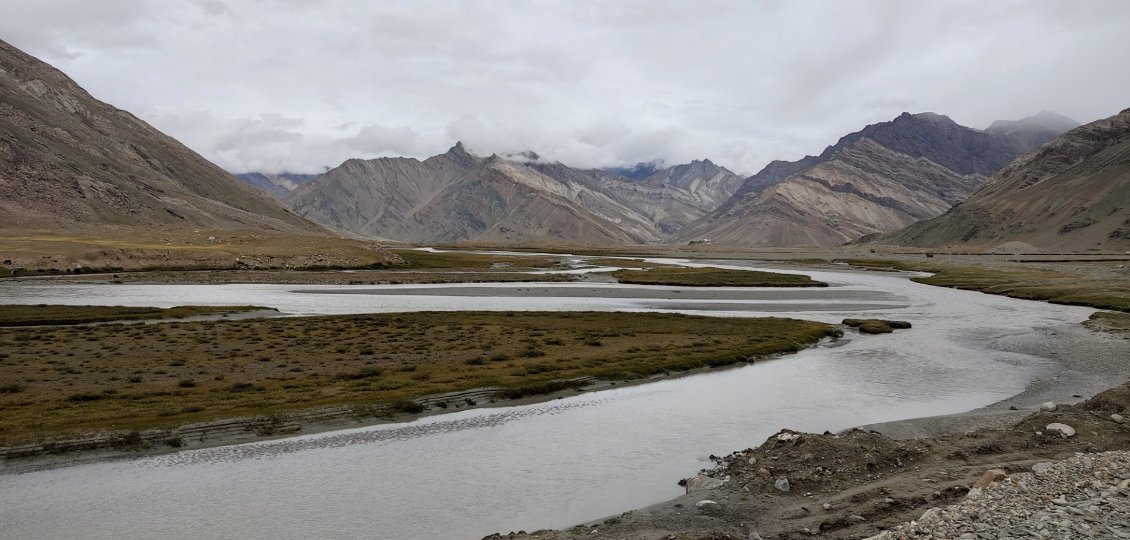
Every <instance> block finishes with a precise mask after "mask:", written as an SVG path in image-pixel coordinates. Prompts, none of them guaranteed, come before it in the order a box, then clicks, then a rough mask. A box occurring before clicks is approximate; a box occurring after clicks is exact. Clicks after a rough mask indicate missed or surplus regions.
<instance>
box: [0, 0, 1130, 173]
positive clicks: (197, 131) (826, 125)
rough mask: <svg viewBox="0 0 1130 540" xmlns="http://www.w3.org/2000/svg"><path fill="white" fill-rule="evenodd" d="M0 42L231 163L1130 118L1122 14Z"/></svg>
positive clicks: (174, 22) (195, 18)
mask: <svg viewBox="0 0 1130 540" xmlns="http://www.w3.org/2000/svg"><path fill="white" fill-rule="evenodd" d="M0 12H2V13H4V17H3V18H2V19H0V38H2V39H4V40H6V41H9V42H10V43H12V44H13V45H15V46H17V47H20V48H22V49H24V50H25V51H27V52H29V53H31V54H33V55H36V56H38V57H40V58H41V59H43V60H45V61H47V62H49V63H51V64H52V65H54V66H56V67H58V68H60V69H62V70H63V71H65V72H67V73H68V74H69V75H71V76H72V77H73V78H75V79H76V80H77V81H78V82H79V84H81V85H83V86H84V87H85V88H86V89H87V90H89V91H90V92H91V93H92V94H94V95H95V96H96V97H98V98H100V99H102V100H104V101H108V102H110V103H112V104H114V105H116V106H118V107H122V108H125V109H128V110H130V111H132V112H134V113H135V114H138V115H139V116H140V117H142V118H144V119H146V120H147V121H149V122H151V123H152V124H154V125H155V126H156V127H158V128H159V129H162V130H164V131H166V132H167V133H169V134H170V135H172V136H174V137H176V138H178V139H180V140H181V141H183V142H185V143H186V144H187V145H189V146H190V147H191V148H193V149H194V150H196V151H198V152H200V153H201V154H202V155H204V156H205V157H206V158H208V159H210V160H213V161H215V162H216V163H218V164H219V165H221V166H223V167H225V168H227V169H228V170H231V171H236V172H240V171H252V170H257V171H264V172H281V171H291V172H319V171H321V170H323V169H324V168H326V167H333V166H336V165H338V164H339V163H340V162H341V161H343V160H345V159H349V158H355V157H361V158H372V157H379V156H392V155H407V156H413V157H421V158H422V157H426V156H428V155H432V154H436V153H440V152H443V151H444V150H446V149H447V148H448V147H450V146H451V145H452V144H454V143H455V142H456V141H457V140H463V141H464V142H465V144H466V145H467V146H468V148H470V149H472V150H473V151H476V152H478V153H482V154H491V153H499V154H507V153H517V152H521V151H524V150H533V151H536V152H537V153H539V154H541V155H542V156H543V157H544V158H546V159H550V160H559V161H562V162H565V163H568V164H571V165H576V166H586V167H597V166H617V165H631V164H634V163H637V162H641V161H652V160H657V159H661V160H663V161H665V162H667V163H676V162H685V161H689V160H691V159H699V158H710V159H711V160H713V161H715V162H717V163H720V164H723V165H726V166H728V167H730V168H732V169H734V170H735V171H738V172H741V173H746V174H751V173H753V172H756V171H757V170H758V169H759V168H760V167H761V166H763V165H764V164H765V163H767V162H768V161H770V160H772V159H797V158H799V157H801V156H803V155H805V154H811V153H817V152H819V151H820V150H821V149H822V148H823V147H824V146H826V145H828V144H832V143H834V142H835V140H836V139H837V138H838V137H839V136H841V135H843V134H846V133H848V132H850V131H854V130H857V129H859V128H861V127H862V126H864V125H865V124H868V123H873V122H877V121H883V120H889V119H891V118H893V117H895V116H897V115H898V114H899V113H901V112H902V111H911V112H920V111H934V112H938V113H942V114H947V115H949V116H951V117H952V118H954V120H956V121H958V122H960V123H963V124H965V125H969V126H972V127H985V126H987V125H988V124H990V123H991V122H992V121H994V120H997V119H1002V118H1004V119H1015V118H1020V117H1023V116H1027V115H1030V114H1034V113H1035V112H1037V111H1040V110H1045V109H1046V110H1052V111H1055V112H1058V113H1061V114H1064V115H1067V116H1070V117H1072V118H1074V119H1076V120H1078V121H1081V122H1087V121H1090V120H1094V119H1096V118H1101V117H1105V116H1109V115H1111V114H1114V113H1116V112H1118V111H1119V110H1122V109H1124V108H1126V107H1128V106H1130V94H1128V93H1127V92H1126V89H1127V88H1130V70H1127V69H1125V68H1124V66H1123V63H1124V59H1125V58H1128V57H1130V40H1127V39H1125V38H1124V34H1125V31H1126V28H1130V3H1128V2H1124V1H1121V0H1114V1H1102V0H1100V1H1089V2H1077V3H1068V2H1058V1H1024V2H1017V1H1001V2H977V1H965V0H956V1H947V2H903V1H895V0H890V1H881V0H873V1H864V2H831V1H815V2H777V1H719V0H708V1H698V2H681V1H679V2H676V1H663V0H623V1H618V2H596V1H566V0H548V1H543V2H514V3H502V2H495V1H487V0H467V1H459V2H447V1H443V2H441V1H428V0H421V1H389V2H354V1H351V0H302V1H299V0H240V1H237V0H194V1H189V2H162V1H160V0H114V1H113V2H89V1H87V0H36V1H35V2H27V1H26V0H0Z"/></svg>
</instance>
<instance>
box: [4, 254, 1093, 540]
mask: <svg viewBox="0 0 1130 540" xmlns="http://www.w3.org/2000/svg"><path fill="white" fill-rule="evenodd" d="M683 262H684V263H685V264H692V263H689V262H686V261H683ZM719 264H721V265H723V266H730V267H735V268H739V267H741V268H748V267H750V266H753V264H752V263H743V262H734V261H729V262H723V263H715V265H719ZM804 273H805V274H809V275H811V276H813V278H815V279H818V280H822V281H826V282H828V283H830V284H831V285H832V286H831V287H828V288H822V289H709V290H703V289H693V288H675V287H646V286H627V285H612V284H592V283H576V284H574V283H555V284H506V285H498V284H482V285H434V286H433V285H429V286H290V285H110V284H106V285H93V284H67V283H49V284H48V283H35V282H33V281H26V282H20V283H3V284H0V303H24V304H33V303H34V304H38V303H55V304H103V305H139V306H140V305H147V306H173V305H181V304H186V303H194V304H232V305H238V304H255V305H267V306H272V307H277V308H278V309H280V310H281V311H283V312H285V313H288V314H342V313H365V312H392V311H404V310H466V309H476V310H483V309H487V310H519V311H520V310H530V309H542V310H544V309H552V310H625V311H680V312H685V313H697V314H708V315H715V316H741V317H748V316H758V315H776V316H781V315H785V316H790V317H797V318H806V319H813V320H821V321H827V322H839V321H840V319H842V318H844V317H857V316H865V317H866V316H870V317H884V318H898V319H906V320H910V321H912V322H913V323H914V328H912V329H910V330H906V331H900V332H897V333H895V334H888V335H882V336H867V337H860V336H857V335H854V334H850V333H849V335H848V336H847V338H846V339H843V340H840V341H838V342H833V343H825V344H822V345H821V346H818V347H815V348H812V349H808V350H805V351H802V352H800V353H798V354H795V355H791V356H787V357H783V358H780V359H778V360H774V361H769V362H762V363H758V364H754V365H749V366H744V367H740V368H734V369H726V370H720V371H714V372H708V373H703V374H699V375H693V376H687V377H680V378H674V379H668V380H662V381H659V382H654V383H649V384H644V385H637V386H628V387H619V388H614V389H610V390H606V391H600V392H594V393H586V394H579V395H576V396H573V397H568V398H563V399H558V400H554V401H549V402H545V403H539V404H533V405H523V406H513V407H497V408H481V409H473V410H464V411H460V412H455V413H451V414H444V415H440V416H433V417H428V418H424V419H420V420H417V421H414V422H408V423H400V424H386V425H377V426H370V427H363V428H357V429H349V430H342V431H335V432H329V433H321V434H314V435H304V436H296V437H291V438H286V439H280V440H274V441H265V442H259V443H250V444H242V445H236V446H227V447H219V448H211V449H203V450H192V451H184V452H179V453H174V454H167V455H160V456H155V457H146V458H138V459H126V460H117V461H104V462H97V463H89V464H82V465H75V466H70V467H63V468H57V469H51V470H43V471H35V472H28V473H22V474H4V475H0V536H2V537H5V538H90V539H101V538H106V539H111V538H112V539H118V538H164V539H169V538H201V537H240V538H357V537H366V538H411V539H432V538H435V539H448V538H479V537H482V536H483V535H486V534H489V533H492V532H507V531H512V530H519V529H525V530H534V529H540V528H559V527H565V526H569V525H573V524H576V523H580V522H583V521H587V520H592V519H596V518H600V517H602V516H607V515H611V514H616V513H619V512H622V511H625V510H629V509H632V508H638V507H642V506H647V505H650V504H653V503H657V502H660V501H663V500H667V499H670V498H672V497H674V496H677V495H679V494H680V493H682V488H680V487H679V486H677V485H676V481H677V480H678V479H680V478H683V477H686V476H689V475H691V474H693V473H694V472H695V471H697V470H698V469H700V468H703V467H708V466H710V464H709V461H708V459H707V456H709V455H710V454H712V453H713V454H719V455H722V454H727V453H729V452H730V451H733V450H738V449H744V448H747V447H751V446H756V445H758V444H760V443H761V442H763V441H764V440H765V438H766V437H768V436H769V435H771V434H773V433H775V432H776V431H777V430H779V429H780V428H782V427H789V428H793V429H799V430H805V431H816V432H822V431H825V430H832V431H836V430H840V429H845V428H848V427H851V426H855V425H861V424H867V423H873V422H881V421H888V420H897V419H903V418H910V417H918V416H927V415H938V414H947V413H955V412H961V411H965V410H969V409H973V408H977V407H980V406H983V405H987V404H990V403H993V402H996V401H999V400H1001V399H1004V398H1007V397H1009V396H1012V395H1015V394H1017V393H1019V392H1021V391H1022V390H1023V389H1024V388H1025V387H1026V386H1027V385H1028V384H1029V383H1030V382H1032V381H1034V380H1036V379H1039V378H1042V377H1049V376H1052V375H1053V374H1054V373H1055V367H1056V366H1055V365H1054V363H1053V362H1052V361H1050V360H1048V359H1044V358H1039V357H1034V356H1029V355H1024V354H1018V353H1015V352H1010V349H1011V347H1009V346H1007V344H1008V343H1013V342H1015V341H1016V340H1022V339H1027V338H1028V337H1030V336H1035V335H1036V334H1037V333H1038V332H1037V331H1036V330H1035V329H1038V328H1042V327H1048V326H1053V325H1059V324H1064V323H1075V322H1079V321H1081V320H1083V319H1085V318H1086V317H1087V316H1088V315H1089V314H1090V313H1091V311H1092V310H1090V309H1087V308H1078V307H1069V306H1056V305H1050V304H1044V303H1036V302H1027V301H1022V300H1014V299H1010V298H1004V297H998V296H990V295H984V294H980V293H973V292H966V291H957V290H951V289H943V288H936V287H930V286H926V285H919V284H916V283H913V282H911V281H909V280H908V278H907V276H906V275H903V274H893V273H878V272H854V271H847V270H845V271H812V272H808V271H806V272H804Z"/></svg>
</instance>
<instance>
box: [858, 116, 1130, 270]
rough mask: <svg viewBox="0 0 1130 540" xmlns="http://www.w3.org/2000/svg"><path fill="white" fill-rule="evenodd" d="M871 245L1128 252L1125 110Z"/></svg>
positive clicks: (1129, 174)
mask: <svg viewBox="0 0 1130 540" xmlns="http://www.w3.org/2000/svg"><path fill="white" fill-rule="evenodd" d="M875 241H876V242H877V243H882V244H894V245H902V246H918V247H934V248H954V247H957V248H961V249H970V248H981V249H990V250H993V249H995V250H1001V249H1004V250H1021V251H1034V250H1052V251H1076V252H1078V251H1091V250H1106V251H1109V250H1117V251H1127V250H1130V109H1127V110H1124V111H1122V112H1121V113H1119V114H1117V115H1114V116H1111V117H1110V118H1104V119H1102V120H1098V121H1095V122H1091V123H1089V124H1087V125H1085V126H1081V127H1078V128H1075V129H1072V130H1071V131H1068V132H1067V133H1065V134H1064V135H1063V136H1061V137H1059V138H1057V139H1056V140H1054V141H1052V142H1051V143H1048V144H1046V145H1044V146H1042V147H1040V148H1039V149H1038V150H1036V151H1034V152H1032V153H1029V154H1027V155H1024V156H1022V157H1021V158H1019V159H1017V160H1015V161H1013V162H1012V163H1010V164H1009V165H1008V166H1007V167H1005V168H1004V169H1002V170H1001V171H999V172H998V173H997V174H996V175H995V176H993V177H992V178H991V179H990V180H989V182H988V184H987V185H986V186H985V187H984V188H983V189H981V190H980V191H977V192H976V193H974V194H972V195H971V196H970V197H969V198H968V200H966V201H964V202H962V203H961V204H958V205H956V206H954V207H953V208H952V209H950V210H949V211H947V212H946V213H944V214H942V215H941V216H939V217H937V218H934V219H930V220H926V221H922V222H919V223H915V224H913V225H911V226H910V227H908V228H906V229H903V230H900V231H897V232H895V233H892V234H890V235H887V236H884V237H880V238H879V239H877V240H875ZM1010 244H1011V245H1010Z"/></svg>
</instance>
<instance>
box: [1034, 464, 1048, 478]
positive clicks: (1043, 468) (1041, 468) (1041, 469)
mask: <svg viewBox="0 0 1130 540" xmlns="http://www.w3.org/2000/svg"><path fill="white" fill-rule="evenodd" d="M1051 468H1052V464H1051V462H1048V461H1041V462H1039V463H1037V464H1035V465H1033V466H1032V472H1033V473H1034V474H1035V475H1036V476H1040V475H1042V474H1044V473H1046V472H1048V471H1050V470H1051Z"/></svg>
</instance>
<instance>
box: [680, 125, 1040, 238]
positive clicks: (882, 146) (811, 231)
mask: <svg viewBox="0 0 1130 540" xmlns="http://www.w3.org/2000/svg"><path fill="white" fill-rule="evenodd" d="M1023 144H1024V143H1023V141H1021V142H1018V141H1017V139H1016V138H1015V137H1003V136H1000V135H994V134H991V133H987V132H984V131H980V130H975V129H972V128H968V127H965V126H961V125H960V124H957V123H956V122H954V121H953V120H952V119H950V118H949V117H946V116H943V115H939V114H935V113H918V114H910V113H902V114H900V115H899V116H897V117H896V118H894V119H893V120H890V121H887V122H880V123H877V124H872V125H869V126H866V127H864V128H863V129H861V130H859V131H857V132H854V133H850V134H848V135H845V136H843V137H841V138H840V139H839V140H838V141H837V142H836V143H835V144H833V145H831V146H828V147H827V148H825V149H824V151H823V152H821V154H819V155H817V156H805V157H803V158H801V159H799V160H797V161H793V162H786V161H774V162H771V163H770V164H769V165H767V166H766V167H765V168H764V169H762V170H761V171H760V172H758V173H757V174H755V175H753V176H751V177H749V178H748V179H746V181H745V183H744V184H743V185H742V186H741V188H739V189H738V191H737V192H736V193H735V194H734V196H733V197H731V198H730V200H728V201H726V202H724V203H723V204H722V205H721V206H719V208H718V209H716V210H714V211H713V212H711V213H710V214H708V215H706V216H704V217H703V218H700V219H699V220H697V221H695V222H694V223H691V224H690V225H688V226H687V227H686V228H685V229H683V230H682V231H680V232H679V233H678V234H677V235H675V238H676V239H678V240H681V241H696V240H699V241H701V240H710V241H711V242H714V243H719V244H725V245H735V246H765V247H768V246H812V247H832V246H836V245H840V244H842V243H845V242H848V241H852V240H854V239H856V238H859V237H862V236H866V235H869V234H875V233H881V232H889V231H893V230H898V229H901V228H903V227H905V226H907V225H910V224H911V223H913V222H915V221H919V220H922V219H928V218H931V217H934V216H937V215H939V214H941V213H942V212H944V211H945V210H946V209H948V208H949V207H951V206H952V205H954V204H956V203H958V202H960V201H962V200H964V199H965V197H967V196H969V195H971V194H972V193H973V192H974V191H975V190H976V189H978V188H980V187H981V185H983V184H984V182H985V181H986V180H987V177H988V175H989V174H991V173H993V172H995V171H996V170H997V169H999V168H1001V167H1003V166H1005V165H1006V164H1007V163H1008V162H1009V161H1011V160H1012V159H1013V158H1015V157H1016V156H1017V155H1019V153H1020V149H1019V148H1018V146H1023Z"/></svg>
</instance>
